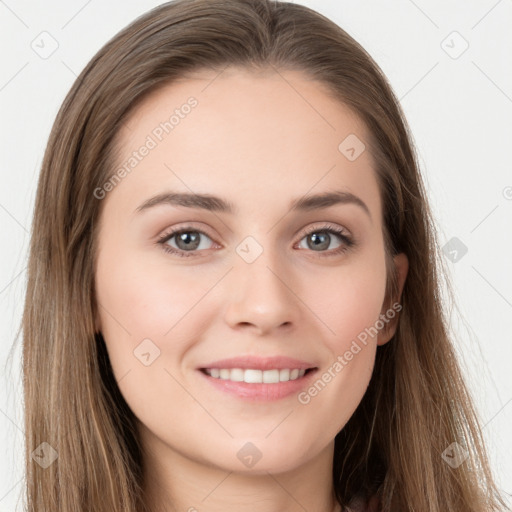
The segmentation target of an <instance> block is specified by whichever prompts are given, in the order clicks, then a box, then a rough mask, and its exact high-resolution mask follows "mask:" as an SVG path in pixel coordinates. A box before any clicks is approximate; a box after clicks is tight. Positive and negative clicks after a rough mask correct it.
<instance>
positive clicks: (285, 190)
mask: <svg viewBox="0 0 512 512" xmlns="http://www.w3.org/2000/svg"><path fill="white" fill-rule="evenodd" d="M291 84H293V88H292V86H291ZM118 135H119V138H118V142H119V145H118V149H119V152H118V164H119V166H118V168H116V172H117V174H116V176H117V178H116V179H111V180H110V181H106V182H105V184H104V186H103V187H101V189H97V190H96V191H95V195H96V196H97V197H98V198H99V199H98V200H100V201H102V205H101V208H102V210H101V223H100V230H99V249H98V251H99V252H98V255H97V266H96V274H95V281H96V293H97V295H96V299H97V302H98V311H99V314H98V318H97V329H98V330H100V331H101V332H102V334H103V337H104V339H105V342H106V346H107V350H108V354H109V357H110V360H111V363H112V367H113V371H114V374H115V377H116V379H117V380H118V383H119V388H120V390H121V392H122V394H123V396H124V398H125V399H126V401H127V403H128V405H129V406H130V408H131V409H132V411H133V412H134V414H135V415H136V417H137V418H138V420H139V422H140V425H139V428H140V433H141V437H142V439H143V442H144V443H145V444H146V446H147V447H151V450H153V452H158V453H161V454H164V453H167V454H169V456H170V457H171V456H179V457H182V458H185V459H187V460H190V461H194V462H196V463H202V464H206V465H209V466H216V467H219V468H223V469H225V470H229V471H238V472H244V471H252V472H261V473H263V472H266V471H270V472H278V471H286V470H290V469H293V468H297V467H299V466H301V465H303V464H306V463H307V462H308V461H309V460H311V459H313V458H314V457H316V456H319V455H320V454H322V453H328V452H329V450H330V449H332V446H333V440H334V437H335V435H336V434H337V432H339V431H340V430H341V429H342V428H343V426H344V425H345V424H346V422H347V421H348V419H349V418H350V417H351V415H352V414H353V412H354V410H355V409H356V407H357V405H358V404H359V402H360V401H361V399H362V397H363V395H364V393H365V390H366V388H367V386H368V383H369V381H370V377H371V375H372V370H373V365H374V359H375V352H376V348H377V345H378V344H382V343H385V342H386V341H387V340H388V339H389V337H390V336H391V335H392V332H391V330H392V329H391V328H390V326H391V325H392V324H393V322H392V319H393V317H395V316H397V314H398V313H397V311H396V310H393V311H390V310H389V309H388V308H387V306H385V305H384V296H385V287H386V264H385V261H386V259H385V248H384V241H383V234H382V228H383V226H382V214H381V209H382V205H381V199H380V194H379V188H378V184H377V178H376V173H375V170H374V163H373V161H372V158H371V155H370V153H369V151H368V149H366V150H365V149H364V146H363V144H364V141H365V140H367V136H368V132H367V130H366V128H365V126H364V125H363V124H362V122H361V121H360V120H359V119H358V118H357V117H356V116H355V115H354V114H353V113H352V112H351V111H350V110H349V109H348V108H347V107H346V106H344V105H343V104H341V103H339V102H338V101H336V100H334V99H332V98H331V97H330V96H329V95H328V94H327V93H326V91H325V90H324V89H323V87H322V86H321V85H320V84H318V83H315V82H312V81H311V80H309V79H308V78H306V77H305V76H304V75H302V74H301V73H299V72H291V71H287V72H284V71H283V72H280V74H277V73H271V72H265V73H260V74H255V73H254V72H248V71H244V70H239V69H228V70H226V71H224V72H223V73H222V74H221V75H219V76H218V73H213V72H205V73H200V74H199V73H198V74H196V75H194V76H191V77H189V78H187V79H183V80H181V81H178V82H174V83H173V84H171V85H168V86H166V87H165V88H163V89H161V90H159V91H158V92H155V93H153V94H152V95H151V96H150V97H148V98H147V99H146V100H145V101H144V102H143V103H142V104H141V105H140V106H138V107H137V108H136V110H135V111H134V112H133V113H132V114H131V116H130V118H129V119H128V120H127V123H125V127H124V128H123V131H121V132H120V133H119V134H118ZM123 169H124V172H123ZM395 263H396V265H397V266H398V267H399V272H400V275H403V274H404V266H405V265H406V263H405V260H404V259H403V257H398V258H396V259H395ZM330 456H331V457H332V453H331V455H330Z"/></svg>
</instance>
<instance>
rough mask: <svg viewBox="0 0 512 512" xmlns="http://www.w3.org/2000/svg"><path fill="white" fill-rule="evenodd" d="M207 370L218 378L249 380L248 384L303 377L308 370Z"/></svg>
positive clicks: (237, 380)
mask: <svg viewBox="0 0 512 512" xmlns="http://www.w3.org/2000/svg"><path fill="white" fill-rule="evenodd" d="M205 372H206V373H207V374H208V375H210V376H211V377H214V378H216V379H223V380H232V381H235V382H247V383H248V384H257V383H264V384H276V383H277V382H286V381H289V380H295V379H298V378H299V377H302V376H303V375H304V374H305V373H306V370H299V369H297V368H294V369H293V370H290V369H289V368H287V369H283V370H277V369H275V370H252V369H247V370H243V369H241V368H222V369H220V368H207V369H206V370H205Z"/></svg>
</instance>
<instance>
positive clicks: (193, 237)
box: [176, 231, 199, 251]
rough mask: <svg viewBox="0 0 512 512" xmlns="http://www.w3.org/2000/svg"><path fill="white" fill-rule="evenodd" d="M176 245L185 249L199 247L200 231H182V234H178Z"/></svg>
mask: <svg viewBox="0 0 512 512" xmlns="http://www.w3.org/2000/svg"><path fill="white" fill-rule="evenodd" d="M182 244H183V245H182ZM176 245H177V246H178V247H179V248H180V249H184V250H185V251H187V250H191V249H197V247H198V246H199V233H195V232H193V231H187V232H186V233H181V234H180V235H178V238H177V240H176Z"/></svg>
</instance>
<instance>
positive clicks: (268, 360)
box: [200, 356, 316, 370]
mask: <svg viewBox="0 0 512 512" xmlns="http://www.w3.org/2000/svg"><path fill="white" fill-rule="evenodd" d="M315 367H316V366H315V365H314V364H313V363H309V362H307V361H301V360H299V359H294V358H292V357H286V356H274V357H258V356H240V357H231V358H228V359H219V360H218V361H213V362H211V363H208V364H206V365H204V366H201V367H200V369H205V368H221V369H222V368H226V369H231V368H241V369H242V370H247V369H254V370H273V369H277V370H284V369H287V368H289V369H291V370H293V369H294V368H297V369H299V370H307V369H309V368H315Z"/></svg>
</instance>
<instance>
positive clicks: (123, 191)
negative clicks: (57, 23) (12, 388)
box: [23, 0, 504, 512]
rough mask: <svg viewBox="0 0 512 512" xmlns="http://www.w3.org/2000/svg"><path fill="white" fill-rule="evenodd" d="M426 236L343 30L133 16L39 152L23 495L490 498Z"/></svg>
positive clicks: (374, 504) (260, 0)
mask: <svg viewBox="0 0 512 512" xmlns="http://www.w3.org/2000/svg"><path fill="white" fill-rule="evenodd" d="M436 254H437V245H436V243H435V239H434V232H433V227H432V221H431V216H430V213H429V209H428V206H427V201H426V198H425V192H424V189H423V186H422V182H421V178H420V175H419V171H418V168H417V163H416V159H415V155H414V152H413V148H412V144H411V142H410V138H409V135H408V131H407V125H406V122H405V120H404V118H403V115H402V113H401V110H400V108H399V105H398V103H397V100H396V99H395V97H394V95H393V93H392V91H391V89H390V87H389V85H388V84H387V81H386V80H385V78H384V76H383V75H382V73H381V71H380V70H379V69H378V67H377V65H376V64H375V63H374V62H373V60H372V59H371V58H370V57H369V55H368V54H367V53H366V52H365V51H364V50H363V49H362V48H361V47H360V46H359V45H358V44H357V43H356V42H355V41H354V40H353V39H352V38H350V37H349V36H348V35H347V34H346V33H345V32H344V31H343V30H342V29H340V28H339V27H337V26H336V25H335V24H333V23H332V22H330V21H329V20H327V19H325V18H324V17H322V16H320V15H319V14H317V13H315V12H313V11H311V10H309V9H307V8H305V7H302V6H298V5H294V4H288V3H280V2H269V1H266V0H239V1H229V2H226V1H224V0H178V1H175V2H171V3H169V4H164V5H162V6H160V7H158V8H156V9H154V10H152V11H151V12H149V13H148V14H146V15H145V16H143V17H141V18H139V19H137V20H136V21H135V22H134V23H133V24H131V25H130V26H129V27H127V28H126V29H124V30H123V31H122V32H121V33H119V34H118V35H117V36H116V37H114V39H112V40H111V41H110V42H109V43H108V44H107V45H106V46H105V47H104V48H102V49H101V50H100V51H99V52H98V54H97V55H96V56H95V57H94V58H93V59H92V61H91V62H90V63H89V64H88V65H87V67H86V69H85V70H84V71H83V72H82V74H81V75H80V76H79V78H78V80H77V81H76V83H75V84H74V86H73V88H72V89H71V91H70V93H69V94H68V96H67V98H66V100H65V102H64V104H63V106H62V108H61V110H60V112H59V115H58V117H57V119H56V122H55V125H54V128H53V130H52V134H51V137H50V141H49V144H48V148H47V151H46V154H45V158H44V162H43V168H42V172H41V177H40V183H39V188H38V194H37V200H36V208H35V214H34V226H33V233H32V242H31V252H30V266H29V282H28V292H27V300H26V306H25V312H24V320H23V322H24V353H23V354H24V377H25V380H24V382H25V404H26V409H25V415H26V433H27V453H26V460H27V468H26V469H27V503H28V510H29V511H36V510H37V511H40V510H52V511H66V512H67V511H82V510H83V511H86V510H87V511H90V510H97V511H101V510H126V511H130V512H131V511H133V512H135V511H142V510H148V511H150V510H151V511H160V510H161V511H167V510H190V511H192V510H262V511H263V510H311V511H313V510H314V511H319V512H320V511H329V512H330V511H339V510H344V511H345V510H347V511H348V510H383V511H405V510H415V511H425V512H426V511H429V512H432V511H440V510H446V509H449V510H452V511H469V510H471V511H484V510H486V511H487V510H499V509H500V508H499V507H500V506H503V505H504V504H503V503H502V501H501V498H500V497H499V495H498V492H497V489H496V487H495V484H494V483H493V480H492V475H491V472H490V470H489V466H488V462H487V458H486V455H485V450H484V447H483V444H482V440H481V437H480V434H479V427H478V423H477V419H476V417H475V413H474V410H473V407H472V405H471V402H470V400H469V397H468V394H467V391H466V387H465V385H464V383H463V379H462V377H461V373H460V370H459V367H458V365H457V362H456V359H455V353H454V349H453V347H452V345H451V342H450V340H449V338H448V335H447V329H446V319H445V318H444V316H443V312H442V309H441V305H440V304H439V303H438V297H439V283H438V273H437V269H436V258H435V256H436ZM48 411H52V413H51V414H48ZM38 459H40V460H39V463H38ZM41 460H44V463H41Z"/></svg>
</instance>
